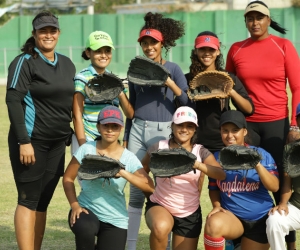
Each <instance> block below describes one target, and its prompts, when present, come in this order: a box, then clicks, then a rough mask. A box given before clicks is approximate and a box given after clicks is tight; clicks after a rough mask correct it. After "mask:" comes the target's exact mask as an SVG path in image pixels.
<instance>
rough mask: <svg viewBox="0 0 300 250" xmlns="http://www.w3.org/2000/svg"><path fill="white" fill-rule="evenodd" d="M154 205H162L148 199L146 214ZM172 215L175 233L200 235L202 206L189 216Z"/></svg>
mask: <svg viewBox="0 0 300 250" xmlns="http://www.w3.org/2000/svg"><path fill="white" fill-rule="evenodd" d="M154 206H161V205H160V204H158V203H154V202H152V201H150V200H149V199H148V200H147V202H146V208H145V214H146V213H147V212H148V210H149V209H150V208H151V207H154ZM172 217H173V219H174V226H173V228H172V232H173V233H175V234H177V235H179V236H182V237H186V238H198V237H199V235H200V233H201V229H202V213H201V207H200V206H199V208H198V209H197V210H196V211H195V212H194V213H192V214H191V215H189V216H187V217H184V218H179V217H176V216H173V215H172Z"/></svg>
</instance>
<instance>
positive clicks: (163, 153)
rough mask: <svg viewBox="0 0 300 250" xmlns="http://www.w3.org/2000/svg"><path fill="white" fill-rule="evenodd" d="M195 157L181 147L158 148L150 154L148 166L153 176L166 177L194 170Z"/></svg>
mask: <svg viewBox="0 0 300 250" xmlns="http://www.w3.org/2000/svg"><path fill="white" fill-rule="evenodd" d="M196 159H197V157H196V156H195V155H194V154H192V153H190V152H189V151H187V150H185V149H183V148H174V149H159V150H157V151H155V152H153V153H152V154H151V157H150V164H149V167H150V171H151V172H152V174H153V175H154V176H155V177H161V178H167V177H172V176H175V175H181V174H185V173H188V172H190V171H191V170H195V169H194V168H193V166H194V164H195V161H196ZM195 172H196V171H195Z"/></svg>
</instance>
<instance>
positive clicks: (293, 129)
mask: <svg viewBox="0 0 300 250" xmlns="http://www.w3.org/2000/svg"><path fill="white" fill-rule="evenodd" d="M290 131H295V132H300V129H299V127H298V126H290Z"/></svg>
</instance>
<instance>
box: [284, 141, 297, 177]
mask: <svg viewBox="0 0 300 250" xmlns="http://www.w3.org/2000/svg"><path fill="white" fill-rule="evenodd" d="M287 146H288V147H289V149H288V150H287V152H286V153H285V154H284V155H283V165H284V166H283V167H284V171H285V172H287V174H288V175H289V176H290V177H291V178H295V177H298V176H300V141H299V140H298V141H295V142H292V143H290V144H288V145H287Z"/></svg>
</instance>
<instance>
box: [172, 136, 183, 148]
mask: <svg viewBox="0 0 300 250" xmlns="http://www.w3.org/2000/svg"><path fill="white" fill-rule="evenodd" d="M172 140H173V142H175V143H176V144H177V145H178V146H179V147H180V148H182V145H181V144H180V143H179V142H177V141H175V139H174V138H173V139H172Z"/></svg>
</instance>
